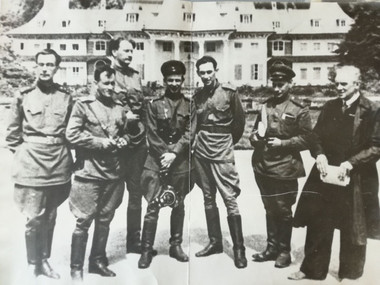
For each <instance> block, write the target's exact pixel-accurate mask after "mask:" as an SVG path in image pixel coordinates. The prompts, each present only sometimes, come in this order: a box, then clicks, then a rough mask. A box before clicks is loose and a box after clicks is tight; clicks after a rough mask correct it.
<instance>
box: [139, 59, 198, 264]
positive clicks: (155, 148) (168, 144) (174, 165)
mask: <svg viewBox="0 0 380 285" xmlns="http://www.w3.org/2000/svg"><path fill="white" fill-rule="evenodd" d="M161 72H162V75H163V76H164V82H165V84H166V90H165V94H164V95H163V96H162V97H160V98H158V99H156V100H153V101H152V102H151V103H150V104H148V110H147V137H148V142H149V154H148V158H147V160H146V162H145V166H144V171H143V175H142V185H143V187H144V188H143V189H146V191H147V192H146V194H145V197H146V199H147V201H148V208H147V212H146V215H145V218H144V227H143V233H142V241H141V243H142V253H141V257H140V260H139V262H138V266H139V268H147V267H149V265H150V263H151V261H152V256H153V253H152V247H153V243H154V239H155V234H156V228H157V220H158V215H159V210H160V207H159V205H158V204H157V203H155V201H157V199H159V198H160V196H161V195H162V190H163V188H165V186H168V185H170V186H172V187H174V191H175V193H176V196H177V202H176V204H175V205H174V207H173V209H172V212H171V216H170V240H169V243H170V249H169V255H170V257H172V258H175V259H177V260H178V261H180V262H187V261H188V260H189V258H188V256H187V255H186V254H185V253H184V252H183V250H182V247H181V243H182V232H183V223H184V216H185V207H184V199H185V196H186V195H187V193H189V192H190V190H191V189H192V187H193V183H192V181H191V175H190V165H191V163H190V147H191V144H192V142H193V140H194V136H195V128H196V112H195V106H194V104H191V102H190V100H189V99H187V98H185V97H184V95H183V94H182V93H181V86H182V84H183V82H184V75H185V73H186V68H185V65H184V64H183V63H182V62H180V61H176V60H171V61H167V62H165V63H164V64H163V65H162V66H161Z"/></svg>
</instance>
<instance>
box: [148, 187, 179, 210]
mask: <svg viewBox="0 0 380 285" xmlns="http://www.w3.org/2000/svg"><path fill="white" fill-rule="evenodd" d="M151 204H152V205H156V206H157V207H159V208H163V207H166V206H169V207H172V208H174V207H175V206H177V204H178V201H177V195H176V193H175V191H174V187H173V186H171V185H164V186H163V187H162V188H161V193H160V195H159V196H158V197H157V198H155V199H154V200H153V201H152V202H151Z"/></svg>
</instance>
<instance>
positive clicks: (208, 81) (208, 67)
mask: <svg viewBox="0 0 380 285" xmlns="http://www.w3.org/2000/svg"><path fill="white" fill-rule="evenodd" d="M197 73H198V76H199V77H200V78H201V80H202V82H203V84H204V86H205V87H207V86H213V85H214V83H215V80H216V70H215V69H214V66H213V64H212V63H211V62H206V63H204V64H201V65H200V66H199V68H198V70H197Z"/></svg>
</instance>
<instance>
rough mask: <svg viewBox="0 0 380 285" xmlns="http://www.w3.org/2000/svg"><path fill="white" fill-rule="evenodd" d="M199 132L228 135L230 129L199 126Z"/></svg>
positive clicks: (227, 127)
mask: <svg viewBox="0 0 380 285" xmlns="http://www.w3.org/2000/svg"><path fill="white" fill-rule="evenodd" d="M201 131H206V132H209V133H217V134H230V133H231V127H230V126H201Z"/></svg>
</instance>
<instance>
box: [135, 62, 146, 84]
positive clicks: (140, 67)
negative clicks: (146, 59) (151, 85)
mask: <svg viewBox="0 0 380 285" xmlns="http://www.w3.org/2000/svg"><path fill="white" fill-rule="evenodd" d="M137 70H138V71H139V73H140V77H141V79H142V80H144V79H145V68H144V64H138V65H137Z"/></svg>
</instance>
